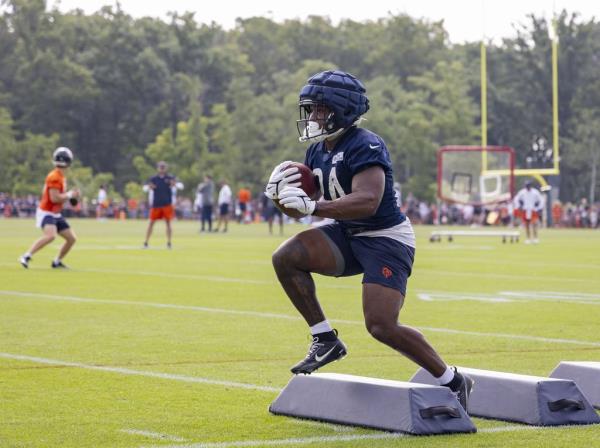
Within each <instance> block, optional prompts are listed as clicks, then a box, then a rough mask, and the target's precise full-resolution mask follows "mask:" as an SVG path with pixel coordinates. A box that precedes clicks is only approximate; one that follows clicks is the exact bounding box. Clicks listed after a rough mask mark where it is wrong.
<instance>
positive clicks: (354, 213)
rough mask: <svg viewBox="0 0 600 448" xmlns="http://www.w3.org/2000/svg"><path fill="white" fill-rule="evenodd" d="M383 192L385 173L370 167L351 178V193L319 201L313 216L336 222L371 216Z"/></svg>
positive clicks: (381, 169) (380, 169)
mask: <svg viewBox="0 0 600 448" xmlns="http://www.w3.org/2000/svg"><path fill="white" fill-rule="evenodd" d="M384 190H385V173H384V171H383V168H382V167H381V166H379V165H375V166H371V167H369V168H367V169H365V170H363V171H361V172H360V173H358V174H356V175H355V176H354V177H353V178H352V193H350V194H347V195H346V196H343V197H341V198H339V199H336V200H333V201H319V202H317V204H316V208H315V211H314V213H313V215H315V216H320V217H322V218H333V219H337V220H347V219H361V218H368V217H370V216H373V215H374V214H375V212H376V211H377V208H378V207H379V204H380V203H381V198H382V197H383V192H384Z"/></svg>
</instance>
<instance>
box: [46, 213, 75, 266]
mask: <svg viewBox="0 0 600 448" xmlns="http://www.w3.org/2000/svg"><path fill="white" fill-rule="evenodd" d="M62 221H63V223H64V224H60V225H59V226H58V234H59V235H60V236H61V237H62V238H64V240H65V242H64V243H63V244H62V246H61V247H60V249H59V251H58V255H57V256H56V258H55V259H54V261H53V262H52V267H53V268H66V266H65V265H64V264H63V262H62V260H63V259H64V258H65V257H66V256H67V254H68V253H69V251H70V250H71V248H72V247H73V245H74V244H75V242H76V241H77V237H76V236H75V232H73V229H71V228H70V227H69V225H68V224H66V221H65V220H64V219H63V220H62Z"/></svg>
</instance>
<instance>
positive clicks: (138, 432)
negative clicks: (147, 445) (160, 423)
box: [121, 429, 186, 442]
mask: <svg viewBox="0 0 600 448" xmlns="http://www.w3.org/2000/svg"><path fill="white" fill-rule="evenodd" d="M121 432H124V433H126V434H131V435H134V436H144V437H149V438H151V439H159V440H167V441H169V442H185V441H186V440H185V439H184V438H183V437H177V436H171V435H169V434H161V433H159V432H153V431H144V430H141V429H121Z"/></svg>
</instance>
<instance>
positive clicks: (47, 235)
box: [19, 147, 80, 269]
mask: <svg viewBox="0 0 600 448" xmlns="http://www.w3.org/2000/svg"><path fill="white" fill-rule="evenodd" d="M52 162H53V163H54V167H55V168H54V169H53V170H52V171H50V173H48V176H46V182H45V183H44V189H43V190H42V198H41V200H40V205H39V207H38V209H37V211H36V214H35V222H36V226H37V227H40V228H41V229H42V232H43V233H44V234H43V235H42V237H41V238H39V239H38V240H37V241H35V242H34V243H33V245H32V246H31V248H30V249H29V250H28V251H27V252H25V253H24V254H23V255H22V256H21V258H20V259H19V261H20V262H21V265H22V266H23V267H24V268H29V263H30V262H31V260H32V257H33V255H34V254H35V253H36V252H38V251H39V250H40V249H42V248H44V247H45V246H47V245H48V244H50V243H51V242H52V241H54V239H55V238H56V235H60V236H61V237H62V238H64V240H65V242H64V243H63V245H62V246H61V247H60V250H59V252H58V255H57V256H56V258H55V259H54V260H53V261H52V264H51V266H52V268H53V269H64V268H66V266H65V265H64V264H63V262H62V260H63V259H64V258H65V257H66V256H67V254H68V253H69V251H70V250H71V248H72V247H73V245H74V244H75V241H76V236H75V233H74V232H73V230H72V229H71V227H70V226H69V223H67V220H66V219H65V218H64V217H63V216H62V214H61V211H62V208H63V204H64V203H65V202H67V201H70V202H71V205H73V206H75V205H77V203H78V201H77V198H78V197H79V194H80V193H79V190H78V189H73V190H67V178H66V175H65V174H66V171H67V170H68V169H69V166H71V162H73V153H72V152H71V150H70V149H69V148H65V147H60V148H57V149H56V150H55V151H54V154H53V155H52Z"/></svg>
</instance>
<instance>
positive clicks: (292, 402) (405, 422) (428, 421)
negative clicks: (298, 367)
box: [269, 373, 476, 434]
mask: <svg viewBox="0 0 600 448" xmlns="http://www.w3.org/2000/svg"><path fill="white" fill-rule="evenodd" d="M269 411H270V412H272V413H273V414H277V415H287V416H291V417H298V418H305V419H311V420H320V421H326V422H331V423H339V424H344V425H354V426H363V427H368V428H376V429H383V430H386V431H399V432H406V433H410V434H446V433H470V432H476V428H475V425H474V424H473V422H472V421H471V419H470V418H469V416H468V415H467V414H466V413H465V411H464V410H463V408H462V407H461V405H460V404H459V402H458V400H457V398H456V396H455V395H454V394H453V393H452V392H451V391H450V389H448V388H447V387H441V386H430V385H425V384H412V383H407V382H401V381H392V380H384V379H377V378H367V377H362V376H354V375H342V374H337V373H313V374H312V375H296V376H294V377H292V379H291V380H290V382H289V383H288V385H287V386H286V387H285V388H284V389H283V390H282V391H281V393H280V394H279V396H278V397H277V398H276V399H275V401H274V402H273V403H272V404H271V406H270V407H269Z"/></svg>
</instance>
